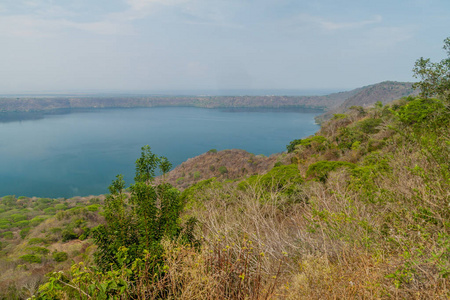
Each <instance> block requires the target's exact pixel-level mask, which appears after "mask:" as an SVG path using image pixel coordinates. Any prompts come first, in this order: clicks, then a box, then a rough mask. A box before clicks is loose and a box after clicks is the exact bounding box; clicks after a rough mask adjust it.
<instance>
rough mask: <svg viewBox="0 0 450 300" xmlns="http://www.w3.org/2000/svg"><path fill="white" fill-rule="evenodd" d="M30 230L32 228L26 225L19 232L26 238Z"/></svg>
mask: <svg viewBox="0 0 450 300" xmlns="http://www.w3.org/2000/svg"><path fill="white" fill-rule="evenodd" d="M30 230H31V228H30V227H26V228H24V229H22V230H21V231H20V233H19V235H20V237H21V238H22V239H24V238H25V237H26V236H27V235H28V233H29V232H30Z"/></svg>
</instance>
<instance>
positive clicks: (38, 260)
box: [20, 254, 42, 264]
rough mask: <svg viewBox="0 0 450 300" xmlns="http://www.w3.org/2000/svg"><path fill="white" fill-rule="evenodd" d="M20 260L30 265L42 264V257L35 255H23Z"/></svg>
mask: <svg viewBox="0 0 450 300" xmlns="http://www.w3.org/2000/svg"><path fill="white" fill-rule="evenodd" d="M20 259H21V260H23V261H26V262H29V263H36V264H40V263H41V262H42V259H41V257H40V256H38V255H34V254H26V255H22V256H21V257H20Z"/></svg>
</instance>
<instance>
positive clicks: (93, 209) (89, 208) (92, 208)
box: [86, 204, 99, 211]
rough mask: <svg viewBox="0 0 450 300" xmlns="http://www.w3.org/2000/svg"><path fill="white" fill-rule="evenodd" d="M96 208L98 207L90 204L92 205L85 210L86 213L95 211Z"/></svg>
mask: <svg viewBox="0 0 450 300" xmlns="http://www.w3.org/2000/svg"><path fill="white" fill-rule="evenodd" d="M98 207H99V205H98V204H92V205H89V206H87V207H86V208H87V210H88V211H97V210H98Z"/></svg>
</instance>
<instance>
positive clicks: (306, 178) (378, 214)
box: [2, 100, 450, 299]
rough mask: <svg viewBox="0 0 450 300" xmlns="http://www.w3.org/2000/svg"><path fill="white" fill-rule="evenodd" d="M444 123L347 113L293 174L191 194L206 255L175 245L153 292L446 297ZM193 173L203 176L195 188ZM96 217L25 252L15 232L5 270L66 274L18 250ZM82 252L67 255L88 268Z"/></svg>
mask: <svg viewBox="0 0 450 300" xmlns="http://www.w3.org/2000/svg"><path fill="white" fill-rule="evenodd" d="M448 118H449V112H448V107H447V108H442V107H441V106H439V105H436V103H435V102H433V101H431V102H421V101H419V100H413V101H409V102H408V101H407V100H399V101H396V102H395V103H393V104H392V105H390V106H385V107H377V108H370V109H365V110H351V111H350V112H348V113H347V114H346V115H339V116H337V117H336V118H334V119H332V120H331V121H329V122H327V123H325V124H323V126H322V129H321V130H320V131H319V132H318V133H317V134H316V136H322V137H323V138H315V139H304V140H303V142H300V143H299V144H298V146H296V147H295V151H294V152H293V153H292V154H290V156H292V157H293V159H294V161H295V162H296V164H295V165H291V166H284V167H283V166H281V167H277V168H274V169H272V171H270V172H268V173H266V175H256V176H252V177H250V178H247V179H244V180H241V181H220V180H215V179H211V180H206V181H201V182H198V183H197V184H194V185H193V186H191V187H190V188H187V189H185V190H184V192H183V194H182V196H183V199H184V200H185V202H186V208H185V212H184V216H183V218H182V219H183V220H185V219H187V218H188V217H191V216H194V217H196V218H197V219H198V220H199V224H200V226H199V227H198V228H197V232H196V235H197V237H198V238H200V240H201V242H202V246H201V248H200V249H198V251H194V250H193V249H192V248H190V247H189V246H182V245H174V244H172V243H169V242H167V243H166V244H165V246H164V247H165V251H166V253H167V254H166V256H165V258H166V265H167V272H166V275H165V277H164V278H162V279H161V281H160V282H159V283H160V284H159V285H158V286H156V287H157V288H161V289H164V291H165V292H166V293H168V294H169V295H172V296H173V297H176V298H184V299H222V298H224V297H226V298H241V299H244V298H245V295H249V296H250V297H252V298H255V299H259V298H266V296H267V297H269V296H270V297H274V298H287V299H323V298H330V299H331V298H340V299H347V298H408V299H412V298H417V299H424V298H433V299H436V298H446V297H449V295H450V286H449V281H448V276H449V275H450V263H449V261H450V257H449V253H450V232H449V231H450V224H449V219H450V212H449V207H450V206H449V205H450V203H449V201H450V199H449V198H450V197H449V190H450V176H449V166H448V162H449V161H450V149H449V147H450V132H449V126H448V124H449V119H448ZM247 155H248V154H245V153H243V152H239V153H235V155H231V156H230V157H228V156H227V153H226V152H225V153H222V154H220V153H207V154H204V155H203V156H200V157H198V158H197V159H195V160H191V161H190V162H187V163H186V164H185V166H184V170H182V171H180V170H177V171H175V172H173V173H172V175H173V176H172V175H170V176H172V177H173V178H172V177H170V180H175V182H176V179H178V178H179V175H180V174H182V173H183V172H184V173H185V174H189V173H192V181H190V182H189V183H191V182H194V181H196V180H200V179H203V178H207V177H209V176H212V175H214V176H216V175H217V174H215V173H214V172H215V170H214V171H212V170H211V169H210V166H211V165H214V164H213V163H214V162H217V158H219V160H221V159H222V160H221V161H220V163H219V165H222V164H224V163H225V161H227V163H230V160H232V157H238V158H239V159H238V162H235V163H234V164H233V170H237V171H236V172H238V170H239V169H241V168H242V167H240V166H239V161H240V162H242V163H244V164H246V163H248V159H247ZM285 158H287V157H285ZM246 159H247V161H246ZM261 159H262V161H261V164H262V165H263V166H264V167H262V168H261V169H258V172H260V171H261V170H264V169H266V170H267V169H269V168H270V167H271V166H272V164H273V163H274V161H276V160H277V158H275V160H273V159H272V160H270V159H269V158H267V160H265V159H264V158H261ZM278 160H280V158H278ZM281 161H283V162H284V163H286V162H287V161H291V157H289V159H287V160H285V161H284V160H281ZM245 166H247V165H245ZM245 166H244V167H245ZM215 167H217V166H215ZM219 167H220V166H219ZM191 168H192V169H191ZM227 168H230V169H231V167H227ZM181 169H182V168H181ZM293 170H294V173H293ZM195 172H200V176H197V178H194V177H195V175H194V174H195ZM208 172H210V173H208ZM229 172H230V171H229ZM230 173H231V172H230ZM238 173H239V172H238ZM251 173H252V172H249V175H251ZM225 174H226V173H224V174H221V175H225ZM238 175H239V174H238ZM230 176H231V174H230ZM184 177H186V176H184ZM223 177H225V176H223ZM233 178H234V177H233ZM179 183H180V181H179ZM180 184H181V183H180ZM182 187H185V186H182ZM3 200H4V199H3ZM72 201H73V200H72ZM16 202H17V203H18V202H19V201H18V200H16ZM89 203H90V202H89ZM33 205H34V204H33ZM44 209H45V208H44ZM66 211H67V210H66ZM96 216H97V214H96V213H95V212H81V214H80V215H78V214H75V217H71V216H67V217H62V216H60V219H58V218H55V217H53V218H50V219H48V220H47V221H45V222H48V223H50V224H52V225H47V224H48V223H41V225H39V226H38V227H35V228H34V229H33V230H32V231H30V235H29V237H25V239H24V240H23V241H21V240H19V239H18V237H17V234H18V229H15V230H16V231H15V232H14V230H13V232H14V233H13V234H14V240H17V243H12V242H11V243H10V242H8V243H10V245H13V246H7V247H6V248H7V249H9V250H7V251H6V253H5V252H4V255H6V257H7V260H8V262H4V264H5V265H6V264H8V265H7V268H8V270H20V271H19V273H20V272H25V271H29V270H35V269H37V270H43V269H44V268H43V267H44V266H47V265H48V266H49V269H51V268H56V269H58V268H66V267H67V266H68V263H67V262H66V263H56V262H54V261H52V259H51V258H49V259H48V260H46V261H45V262H44V261H43V262H42V263H40V264H26V263H23V262H20V261H18V257H19V256H20V255H22V253H25V252H20V251H22V250H20V249H25V248H24V247H25V245H26V244H28V243H29V241H30V238H31V237H41V238H46V236H47V234H48V233H49V232H50V233H51V234H55V232H58V231H55V230H52V229H51V228H53V227H60V228H67V229H71V230H73V231H76V230H80V231H79V232H74V233H76V234H82V231H81V230H84V229H83V228H82V227H81V228H80V226H79V227H77V226H78V225H77V224H78V223H80V221H77V220H79V219H82V220H84V221H81V223H83V222H85V223H83V224H85V226H84V227H89V226H91V225H94V224H96V223H97V222H98V221H99V219H98V218H97V217H96ZM64 220H66V221H64ZM58 222H59V223H58ZM77 222H78V223H77ZM88 224H90V225H88ZM86 225H87V226H86ZM42 226H44V228H43V227H42ZM75 229H76V230H75ZM4 231H5V230H4ZM10 231H11V230H10ZM2 241H3V239H2ZM56 241H60V240H58V239H57V240H56ZM75 241H76V240H75ZM88 242H89V241H88ZM78 243H83V242H73V241H72V242H65V243H61V242H56V243H54V244H45V243H44V244H42V245H41V246H43V247H46V248H48V249H49V250H50V249H63V250H64V249H67V248H70V247H71V246H72V245H73V244H78ZM8 247H9V248H8ZM58 247H61V248H58ZM83 247H84V249H83ZM86 247H87V246H80V249H79V250H76V251H72V253H70V252H71V251H70V250H67V251H68V252H69V256H70V257H74V258H76V259H81V258H83V257H82V256H81V255H80V253H83V251H84V250H85V249H89V248H86ZM19 250H20V251H19ZM4 251H5V250H4ZM77 257H78V258H77ZM88 258H89V251H88V252H87V253H86V255H85V256H84V259H86V260H87V261H89V259H88ZM47 263H48V264H47ZM19 264H22V265H26V267H23V266H19ZM58 264H60V265H58ZM30 266H31V267H30ZM21 268H24V270H22V269H21ZM27 268H28V270H26V269H27ZM49 269H47V270H49ZM39 272H40V274H41V273H42V272H43V271H39ZM19 273H18V274H19ZM31 273H32V271H31ZM31 273H30V274H31ZM10 274H11V273H10ZM24 274H25V273H24ZM27 274H29V273H27ZM27 278H31V277H27ZM40 280H41V279H40ZM15 282H16V288H17V289H18V290H19V291H17V290H16V291H14V292H15V293H16V294H17V293H19V292H21V293H23V294H24V295H25V294H26V293H27V292H28V293H29V292H30V291H29V290H28V287H29V286H30V284H31V283H29V282H28V283H27V282H26V281H20V280H16V281H15ZM152 288H153V289H154V288H155V286H153V287H152Z"/></svg>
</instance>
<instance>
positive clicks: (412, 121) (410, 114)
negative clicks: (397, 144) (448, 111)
mask: <svg viewBox="0 0 450 300" xmlns="http://www.w3.org/2000/svg"><path fill="white" fill-rule="evenodd" d="M409 100H410V101H409V102H408V103H407V104H406V105H404V106H401V107H400V108H399V109H398V111H397V112H395V115H396V116H397V118H398V119H399V120H400V121H401V122H403V123H404V124H407V125H420V124H422V123H423V122H425V121H427V120H430V119H432V118H433V117H435V116H438V115H442V113H444V112H445V106H444V104H443V103H442V102H441V101H440V100H437V99H421V98H416V99H413V100H411V99H409ZM447 117H448V116H447Z"/></svg>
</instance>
